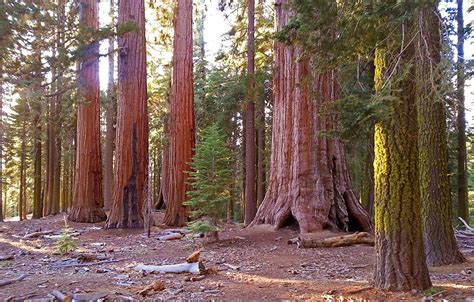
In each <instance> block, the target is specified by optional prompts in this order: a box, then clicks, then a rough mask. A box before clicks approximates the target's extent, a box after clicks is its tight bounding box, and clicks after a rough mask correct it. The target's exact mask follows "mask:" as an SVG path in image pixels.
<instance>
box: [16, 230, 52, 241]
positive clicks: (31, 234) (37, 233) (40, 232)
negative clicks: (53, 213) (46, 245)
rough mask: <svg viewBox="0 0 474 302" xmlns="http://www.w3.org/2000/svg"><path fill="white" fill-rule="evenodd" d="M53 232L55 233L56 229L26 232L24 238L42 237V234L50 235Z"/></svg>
mask: <svg viewBox="0 0 474 302" xmlns="http://www.w3.org/2000/svg"><path fill="white" fill-rule="evenodd" d="M52 233H54V231H39V232H33V233H29V234H26V235H25V236H23V238H24V239H32V238H38V237H41V236H44V235H49V234H52Z"/></svg>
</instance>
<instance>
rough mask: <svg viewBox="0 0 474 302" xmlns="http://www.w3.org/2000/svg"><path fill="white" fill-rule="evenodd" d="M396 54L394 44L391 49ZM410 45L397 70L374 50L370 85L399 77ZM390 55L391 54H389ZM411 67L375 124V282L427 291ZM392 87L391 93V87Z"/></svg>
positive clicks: (392, 287)
mask: <svg viewBox="0 0 474 302" xmlns="http://www.w3.org/2000/svg"><path fill="white" fill-rule="evenodd" d="M396 55H399V54H398V48H397V51H396ZM413 55H414V53H413V46H412V45H410V46H409V47H408V48H407V49H405V50H404V52H403V53H402V54H401V57H400V64H394V65H395V66H396V67H395V68H399V69H400V70H395V71H393V70H387V67H388V66H390V65H391V64H390V62H389V59H390V58H391V56H390V55H389V53H388V52H387V51H386V50H383V49H378V50H377V51H376V54H375V67H376V70H375V89H376V91H377V92H381V90H382V87H383V85H384V81H385V80H386V74H393V75H394V76H396V77H402V75H401V73H402V72H401V69H403V68H404V66H406V64H407V63H409V62H410V60H412V59H413ZM394 56H395V55H394ZM413 78H415V75H414V74H413V68H410V73H409V74H408V75H404V78H402V79H397V81H400V83H399V84H398V85H399V86H397V87H392V88H393V89H394V90H393V91H399V92H398V94H397V95H394V96H395V97H397V98H398V99H397V100H394V101H392V103H391V105H392V106H393V113H392V114H391V116H390V117H388V118H387V119H386V120H385V121H382V122H379V123H378V124H376V126H375V139H374V141H375V161H374V172H375V252H376V262H375V281H374V283H375V286H376V287H377V288H379V289H384V290H394V291H399V290H411V289H417V290H426V289H428V288H429V287H431V281H430V277H429V273H428V267H427V266H426V261H425V259H426V258H425V253H424V248H423V230H422V229H423V225H422V220H421V206H422V205H421V200H420V187H419V181H418V172H419V171H418V147H417V135H418V132H417V128H418V125H417V112H416V104H415V103H416V102H415V87H414V82H413V81H412V79H413ZM393 91H392V94H394V92H393Z"/></svg>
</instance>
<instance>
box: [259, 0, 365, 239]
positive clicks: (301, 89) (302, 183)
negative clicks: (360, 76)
mask: <svg viewBox="0 0 474 302" xmlns="http://www.w3.org/2000/svg"><path fill="white" fill-rule="evenodd" d="M276 10H277V11H276V19H277V20H276V22H277V30H280V29H281V28H282V27H283V26H285V25H286V24H287V22H288V20H289V18H290V12H289V11H288V0H278V1H277V3H276ZM301 54H302V51H301V49H299V48H298V47H294V46H291V45H286V44H283V43H281V42H276V44H275V72H274V105H273V132H272V156H271V162H270V178H269V184H268V190H267V194H266V196H265V199H264V201H263V203H262V205H261V206H260V208H259V210H258V212H257V216H256V217H255V220H254V221H253V222H252V224H260V223H267V224H271V225H274V226H275V227H277V228H279V227H282V226H284V225H286V224H288V223H290V222H292V221H293V219H294V220H295V221H296V222H297V223H298V225H299V228H300V231H301V232H314V231H320V230H322V229H324V228H331V229H341V230H364V231H371V230H372V227H371V223H370V219H369V217H368V215H367V213H366V211H365V210H364V209H363V208H362V206H361V205H360V204H359V202H358V200H357V199H356V197H355V195H354V193H353V191H352V189H351V184H350V179H349V174H348V171H347V167H346V159H345V151H344V146H343V144H342V142H341V141H340V140H339V139H337V138H329V137H325V136H321V135H318V134H321V132H322V131H330V130H333V129H335V126H336V123H337V122H336V119H335V118H334V117H333V116H329V115H323V114H320V111H321V109H322V108H323V106H326V105H327V104H328V103H330V102H332V101H333V100H335V99H337V98H338V97H339V93H340V92H339V90H340V89H339V87H338V85H337V73H336V72H327V73H325V74H322V75H312V74H311V72H310V62H309V60H308V59H302V58H301ZM310 77H312V78H313V79H312V80H311V81H309V80H308V79H310ZM313 89H314V90H313Z"/></svg>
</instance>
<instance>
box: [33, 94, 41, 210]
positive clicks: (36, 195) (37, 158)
mask: <svg viewBox="0 0 474 302" xmlns="http://www.w3.org/2000/svg"><path fill="white" fill-rule="evenodd" d="M34 102H35V104H34V107H33V108H34V109H33V110H34V111H35V112H34V113H33V114H34V118H33V126H34V130H33V131H34V139H33V140H34V154H33V161H34V163H33V166H34V172H33V174H34V175H33V183H34V184H33V218H34V219H39V218H41V217H42V215H43V200H42V198H41V188H42V174H43V171H42V165H41V161H42V157H43V154H42V153H43V152H42V151H43V148H42V143H41V134H42V128H43V127H42V125H41V123H42V122H41V104H39V100H34Z"/></svg>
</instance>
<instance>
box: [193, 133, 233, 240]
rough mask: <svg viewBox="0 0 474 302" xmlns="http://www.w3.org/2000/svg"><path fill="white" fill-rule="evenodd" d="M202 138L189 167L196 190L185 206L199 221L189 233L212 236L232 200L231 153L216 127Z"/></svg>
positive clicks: (194, 223) (202, 135)
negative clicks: (209, 234)
mask: <svg viewBox="0 0 474 302" xmlns="http://www.w3.org/2000/svg"><path fill="white" fill-rule="evenodd" d="M201 137H202V140H201V143H200V144H198V145H197V147H196V154H195V155H194V157H193V161H192V162H191V163H190V165H191V167H192V169H193V170H192V171H190V172H189V174H190V175H191V177H190V182H191V184H192V187H193V190H192V191H190V192H188V196H189V197H190V199H189V200H188V201H187V202H185V205H187V206H189V207H190V208H191V209H192V211H191V217H193V218H195V219H198V220H195V221H192V222H190V223H189V224H188V227H189V229H190V230H191V231H193V232H196V233H201V232H202V233H212V232H217V231H218V230H219V228H218V225H217V223H218V219H219V218H222V217H223V216H224V213H225V206H226V204H227V203H228V202H229V200H230V198H231V190H232V187H233V185H232V183H233V179H232V170H231V169H230V168H231V166H232V153H231V151H230V149H229V148H228V147H227V146H226V143H225V136H224V135H223V133H222V131H221V130H220V129H219V127H218V126H217V125H215V124H214V125H211V126H209V127H207V128H206V129H204V130H203V131H202V134H201Z"/></svg>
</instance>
